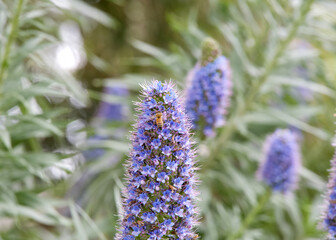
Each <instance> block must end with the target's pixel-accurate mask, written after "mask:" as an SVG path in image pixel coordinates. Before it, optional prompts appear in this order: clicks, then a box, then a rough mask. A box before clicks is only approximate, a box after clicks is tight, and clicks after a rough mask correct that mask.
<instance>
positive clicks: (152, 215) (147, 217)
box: [141, 212, 157, 223]
mask: <svg viewBox="0 0 336 240" xmlns="http://www.w3.org/2000/svg"><path fill="white" fill-rule="evenodd" d="M141 218H142V219H143V220H144V221H146V222H149V223H154V222H155V220H156V219H157V217H156V216H155V213H151V212H145V213H144V214H143V215H142V217H141Z"/></svg>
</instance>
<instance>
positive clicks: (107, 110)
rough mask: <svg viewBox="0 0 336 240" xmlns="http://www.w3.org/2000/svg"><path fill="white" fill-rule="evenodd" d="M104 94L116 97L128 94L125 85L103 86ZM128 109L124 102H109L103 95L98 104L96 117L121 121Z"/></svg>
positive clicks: (125, 116)
mask: <svg viewBox="0 0 336 240" xmlns="http://www.w3.org/2000/svg"><path fill="white" fill-rule="evenodd" d="M104 94H106V95H110V96H116V97H124V96H128V95H129V92H128V89H127V88H125V87H111V86H106V87H105V88H104ZM127 115H128V109H127V106H126V105H125V104H122V103H111V102H109V101H108V100H107V99H106V98H105V97H103V100H102V101H101V102H100V104H99V108H98V112H97V117H99V118H102V119H106V120H108V121H123V120H125V119H126V118H127Z"/></svg>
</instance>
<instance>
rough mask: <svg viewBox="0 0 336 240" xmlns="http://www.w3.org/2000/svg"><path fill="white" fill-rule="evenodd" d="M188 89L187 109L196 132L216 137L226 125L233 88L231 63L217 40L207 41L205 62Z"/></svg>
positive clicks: (191, 75)
mask: <svg viewBox="0 0 336 240" xmlns="http://www.w3.org/2000/svg"><path fill="white" fill-rule="evenodd" d="M187 85H188V87H187V97H186V109H187V113H188V115H189V117H190V119H191V120H192V123H193V128H194V129H200V130H201V131H203V134H204V135H205V136H206V137H214V136H215V135H216V131H215V129H216V128H218V127H221V126H223V125H224V124H225V115H226V113H227V108H228V107H229V105H230V96H231V88H232V81H231V68H230V64H229V61H228V60H227V59H226V58H225V57H224V56H222V55H221V51H220V47H219V45H218V43H217V42H216V41H215V40H213V39H211V38H208V39H206V40H204V42H203V44H202V58H201V61H200V62H199V63H197V64H196V66H195V67H194V69H193V70H192V71H191V72H190V73H189V75H188V77H187Z"/></svg>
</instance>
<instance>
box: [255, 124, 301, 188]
mask: <svg viewBox="0 0 336 240" xmlns="http://www.w3.org/2000/svg"><path fill="white" fill-rule="evenodd" d="M300 166H301V154H300V150H299V145H298V143H297V139H296V135H295V133H293V132H292V131H290V130H288V129H277V130H276V131H275V132H274V133H273V134H271V135H270V136H268V138H267V139H266V142H265V144H264V159H263V161H262V162H261V164H260V167H259V171H258V177H259V179H260V180H262V181H264V182H265V183H266V184H267V185H268V186H270V187H271V189H272V190H273V191H274V192H281V193H288V192H290V191H292V190H294V189H295V187H296V184H297V181H298V174H299V168H300Z"/></svg>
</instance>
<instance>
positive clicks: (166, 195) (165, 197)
mask: <svg viewBox="0 0 336 240" xmlns="http://www.w3.org/2000/svg"><path fill="white" fill-rule="evenodd" d="M170 196H171V191H170V190H166V191H164V192H163V196H162V199H163V200H165V201H166V202H169V201H170Z"/></svg>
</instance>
